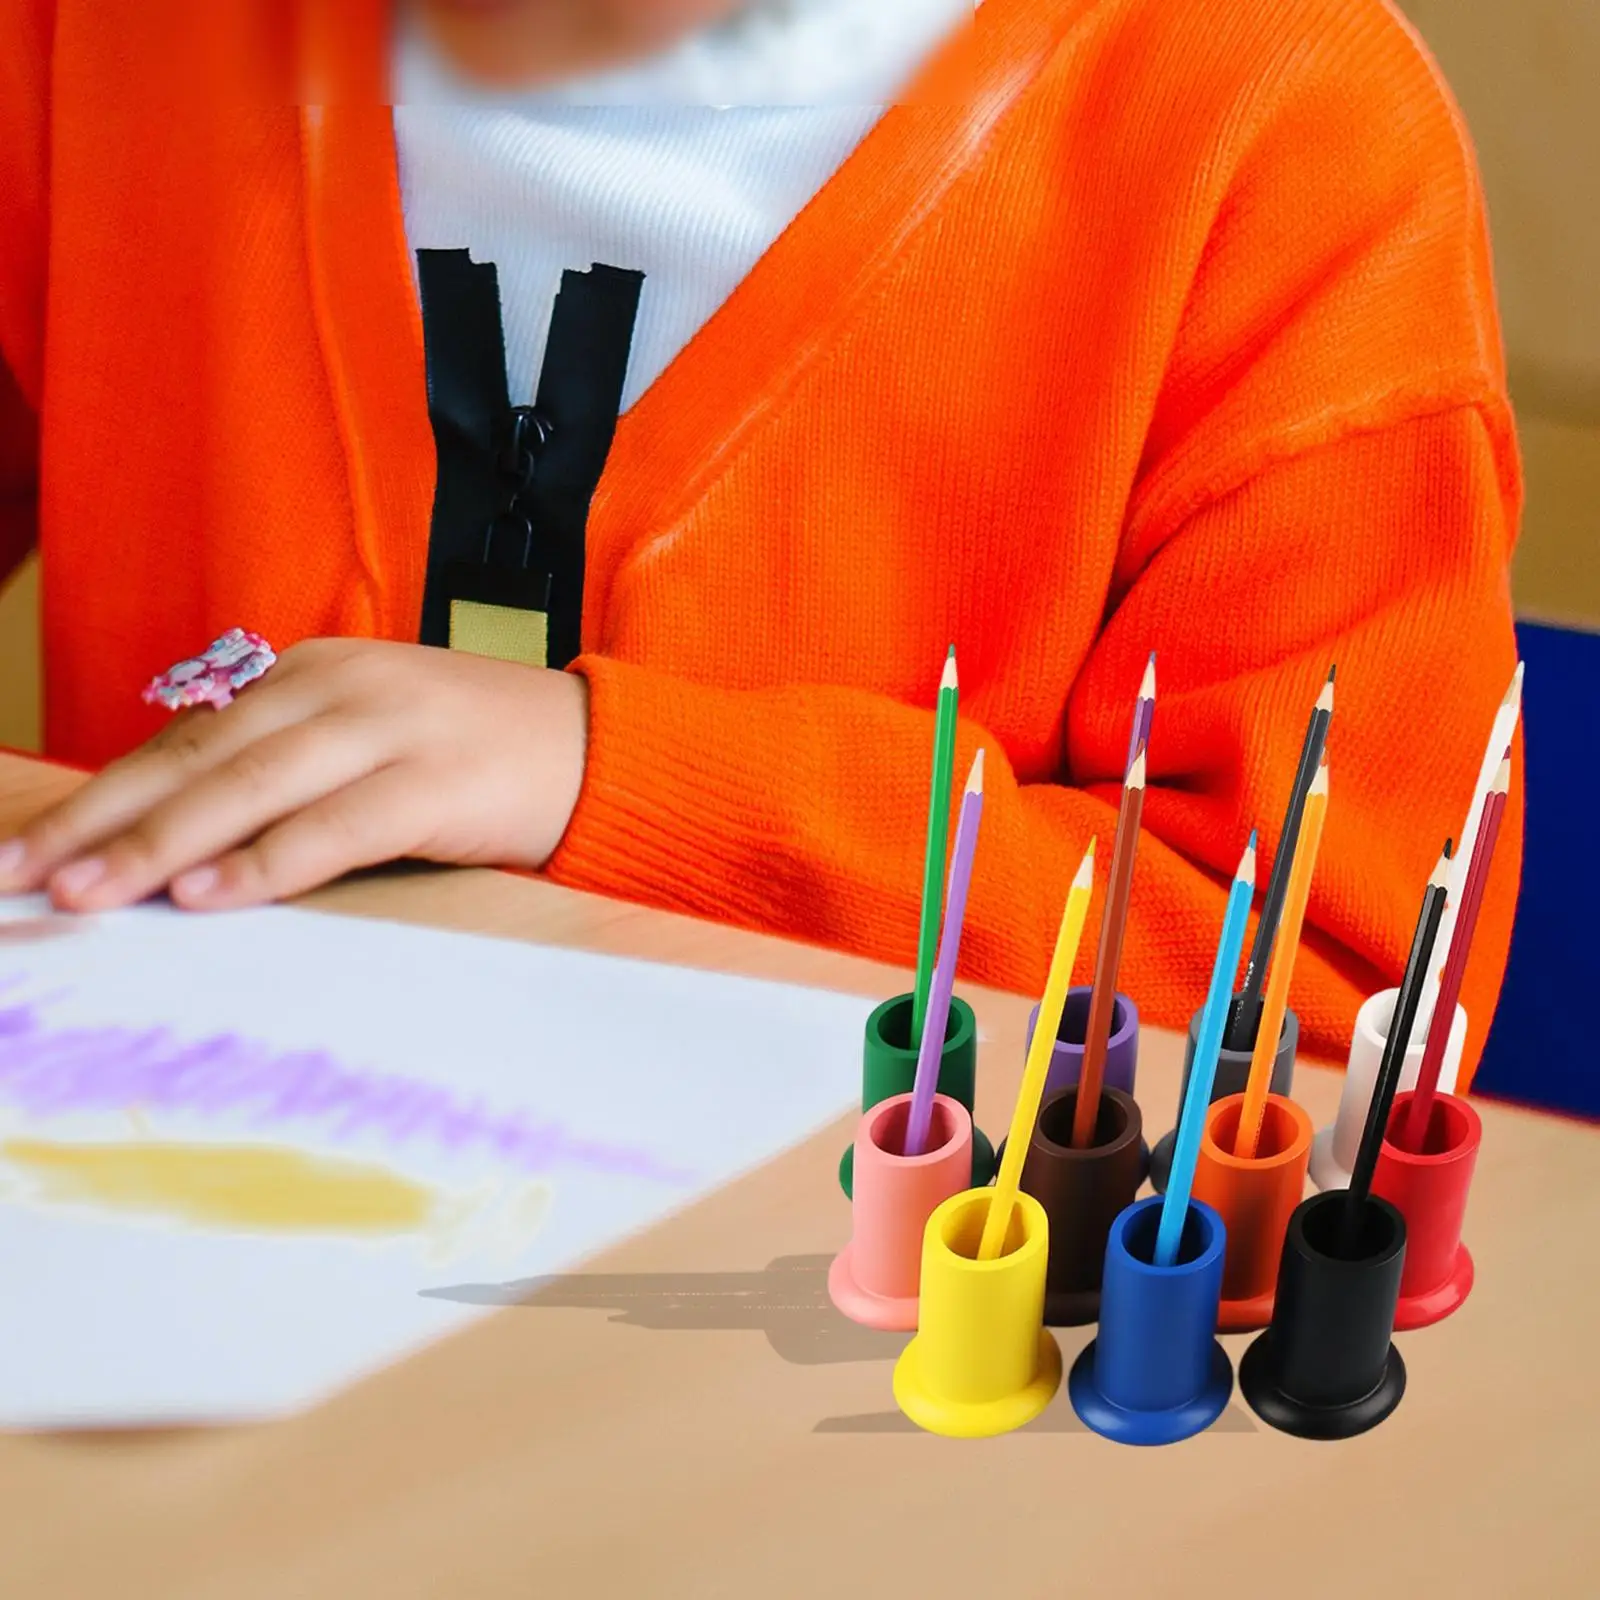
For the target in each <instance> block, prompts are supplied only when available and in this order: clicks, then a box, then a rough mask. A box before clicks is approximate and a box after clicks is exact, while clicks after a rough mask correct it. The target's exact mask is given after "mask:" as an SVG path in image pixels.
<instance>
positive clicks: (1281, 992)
mask: <svg viewBox="0 0 1600 1600" xmlns="http://www.w3.org/2000/svg"><path fill="white" fill-rule="evenodd" d="M1327 814H1328V763H1327V762H1326V761H1324V762H1323V763H1322V764H1321V765H1320V766H1319V767H1318V768H1317V775H1316V777H1315V778H1314V779H1313V780H1312V783H1311V787H1310V789H1308V790H1307V791H1306V809H1305V817H1304V820H1303V821H1302V823H1301V826H1300V840H1299V843H1298V844H1297V845H1296V847H1295V853H1294V864H1293V866H1291V867H1290V869H1289V889H1288V893H1287V895H1286V897H1285V903H1284V908H1283V923H1282V928H1281V931H1280V933H1279V935H1278V947H1277V953H1276V955H1275V956H1274V957H1273V961H1272V976H1271V977H1270V978H1269V979H1268V980H1267V995H1266V999H1265V1000H1264V1001H1263V1002H1262V1005H1261V1027H1260V1030H1259V1031H1258V1032H1257V1034H1256V1043H1255V1049H1254V1051H1253V1052H1252V1054H1251V1056H1250V1077H1249V1079H1248V1080H1247V1082H1246V1084H1245V1091H1244V1105H1243V1106H1241V1107H1240V1109H1239V1132H1238V1134H1237V1135H1236V1136H1235V1138H1234V1141H1233V1153H1234V1155H1235V1156H1237V1157H1238V1158H1239V1159H1240V1160H1241V1161H1250V1160H1253V1159H1254V1157H1255V1153H1256V1145H1257V1143H1258V1142H1259V1140H1260V1138H1261V1119H1262V1117H1263V1116H1265V1114H1266V1110H1267V1093H1268V1091H1269V1090H1270V1089H1271V1088H1272V1063H1273V1061H1274V1060H1275V1059H1276V1057H1277V1054H1278V1035H1279V1034H1280V1033H1281V1032H1282V1031H1283V1014H1284V1012H1285V1011H1287V1010H1288V1008H1289V984H1290V982H1291V981H1292V980H1293V978H1294V961H1295V957H1296V956H1297V955H1298V954H1299V952H1300V929H1301V927H1302V925H1303V924H1304V922H1305V917H1306V902H1307V901H1308V900H1309V899H1310V898H1311V879H1312V876H1313V875H1314V874H1315V872H1316V870H1317V851H1318V850H1319V849H1320V848H1321V845H1322V824H1323V819H1324V818H1325V817H1326V816H1327Z"/></svg>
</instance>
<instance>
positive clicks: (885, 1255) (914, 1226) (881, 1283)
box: [828, 1094, 972, 1333]
mask: <svg viewBox="0 0 1600 1600" xmlns="http://www.w3.org/2000/svg"><path fill="white" fill-rule="evenodd" d="M910 1113H911V1096H910V1095H908V1094H899V1095H895V1096H894V1098H893V1099H891V1100H884V1101H882V1102H880V1103H879V1104H878V1105H875V1106H874V1107H873V1108H872V1109H871V1110H870V1111H869V1112H867V1113H866V1115H865V1116H863V1117H862V1119H861V1121H860V1123H859V1124H858V1126H857V1129H856V1143H855V1179H854V1184H853V1195H852V1199H851V1218H852V1228H851V1234H850V1243H849V1244H847V1245H846V1246H845V1247H844V1249H843V1250H841V1251H840V1252H839V1254H838V1255H837V1256H836V1257H835V1258H834V1262H833V1265H832V1266H831V1267H830V1268H829V1269H828V1296H829V1298H830V1299H831V1300H832V1301H833V1303H834V1305H836V1306H837V1307H838V1308H839V1310H840V1311H842V1312H843V1313H844V1314H845V1316H847V1317H849V1318H850V1320H851V1321H852V1322H859V1323H861V1324H863V1325H864V1326H866V1327H869V1328H884V1329H889V1330H894V1331H902V1332H906V1333H911V1332H914V1331H915V1330H916V1326H917V1292H918V1287H919V1284H920V1281H921V1276H922V1236H923V1233H924V1232H925V1231H926V1228H927V1224H928V1218H929V1217H931V1216H932V1215H933V1213H934V1212H935V1211H937V1210H938V1208H939V1207H940V1206H942V1205H943V1204H944V1202H945V1201H946V1200H948V1199H950V1198H951V1196H952V1195H957V1194H960V1193H961V1192H962V1191H963V1190H964V1189H967V1188H969V1187H970V1186H971V1183H972V1116H971V1114H970V1113H969V1112H968V1110H967V1108H966V1107H965V1106H964V1105H962V1104H961V1102H960V1101H959V1100H952V1099H950V1098H949V1097H948V1096H947V1095H942V1094H941V1095H935V1096H934V1101H933V1121H932V1124H931V1125H930V1127H929V1131H928V1145H927V1149H926V1150H925V1151H924V1153H923V1154H922V1155H920V1156H908V1155H905V1154H903V1153H902V1152H903V1150H904V1148H905V1137H906V1123H907V1121H908V1119H909V1117H910Z"/></svg>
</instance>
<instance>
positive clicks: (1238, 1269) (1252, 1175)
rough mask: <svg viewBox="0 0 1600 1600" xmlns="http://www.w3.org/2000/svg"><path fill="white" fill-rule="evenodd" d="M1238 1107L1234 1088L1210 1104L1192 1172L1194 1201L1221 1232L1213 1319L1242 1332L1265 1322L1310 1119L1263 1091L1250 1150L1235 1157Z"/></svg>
mask: <svg viewBox="0 0 1600 1600" xmlns="http://www.w3.org/2000/svg"><path fill="white" fill-rule="evenodd" d="M1243 1109H1244V1096H1243V1095H1242V1094H1231V1095H1229V1096H1228V1097H1227V1098H1226V1099H1225V1100H1219V1101H1217V1103H1216V1104H1215V1105H1213V1106H1212V1107H1211V1111H1210V1114H1209V1115H1208V1117H1207V1118H1206V1128H1205V1133H1204V1134H1203V1135H1202V1137H1201V1140H1200V1159H1199V1161H1198V1163H1197V1164H1196V1167H1195V1174H1194V1197H1195V1199H1196V1200H1203V1201H1204V1202H1205V1203H1206V1204H1207V1205H1208V1206H1210V1207H1211V1208H1212V1209H1213V1210H1214V1211H1216V1212H1217V1213H1218V1215H1220V1216H1221V1218H1222V1221H1223V1224H1224V1226H1225V1228H1226V1230H1227V1245H1226V1253H1225V1254H1224V1256H1223V1263H1222V1306H1221V1309H1220V1311H1219V1313H1218V1317H1217V1326H1218V1328H1219V1329H1221V1331H1222V1332H1224V1333H1248V1332H1251V1331H1253V1330H1254V1329H1257V1328H1264V1327H1266V1326H1267V1324H1268V1323H1269V1322H1271V1321H1272V1308H1273V1303H1274V1301H1275V1299H1276V1298H1277V1290H1278V1264H1279V1261H1280V1260H1281V1258H1282V1255H1283V1239H1284V1235H1285V1233H1286V1232H1287V1231H1288V1228H1289V1218H1290V1217H1291V1216H1293V1215H1294V1208H1295V1207H1296V1206H1297V1205H1299V1204H1300V1198H1301V1196H1302V1195H1303V1194H1304V1193H1305V1186H1306V1168H1307V1166H1308V1165H1309V1163H1310V1161H1311V1136H1312V1127H1311V1118H1310V1117H1308V1116H1307V1115H1306V1113H1305V1112H1304V1111H1303V1110H1301V1108H1300V1107H1299V1106H1297V1105H1296V1104H1295V1103H1294V1101H1292V1100H1286V1099H1285V1098H1284V1097H1283V1096H1282V1095H1276V1094H1269V1095H1268V1096H1267V1102H1266V1106H1265V1107H1264V1109H1263V1112H1262V1117H1261V1135H1260V1137H1259V1138H1258V1139H1257V1141H1256V1153H1255V1155H1253V1156H1251V1157H1250V1158H1249V1159H1248V1160H1246V1159H1244V1158H1242V1157H1240V1156H1236V1155H1235V1154H1234V1153H1233V1147H1234V1141H1235V1140H1236V1139H1237V1137H1238V1134H1239V1113H1240V1112H1241V1111H1242V1110H1243Z"/></svg>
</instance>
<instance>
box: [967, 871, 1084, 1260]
mask: <svg viewBox="0 0 1600 1600" xmlns="http://www.w3.org/2000/svg"><path fill="white" fill-rule="evenodd" d="M1093 889H1094V840H1093V839H1091V840H1090V841H1089V848H1088V849H1087V850H1085V851H1084V853H1083V861H1082V863H1081V864H1080V865H1079V867H1078V875H1077V876H1076V877H1075V878H1074V879H1073V880H1072V888H1071V889H1070V890H1069V891H1068V893H1067V904H1066V907H1065V909H1064V910H1063V911H1062V913H1061V928H1060V931H1059V932H1058V933H1057V934H1056V951H1055V955H1054V956H1052V957H1051V960H1050V975H1049V977H1048V978H1047V979H1046V980H1045V986H1044V998H1043V999H1042V1000H1041V1001H1040V1002H1039V1020H1038V1021H1037V1022H1036V1023H1035V1024H1034V1028H1033V1043H1032V1044H1031V1045H1030V1046H1029V1047H1028V1064H1027V1066H1026V1067H1024V1068H1023V1072H1022V1088H1021V1089H1020V1091H1018V1094H1017V1108H1016V1110H1015V1111H1014V1112H1013V1113H1012V1115H1011V1132H1010V1133H1009V1134H1008V1135H1007V1136H1006V1153H1005V1157H1004V1159H1003V1160H1002V1161H1001V1163H1000V1176H999V1177H998V1178H997V1179H996V1180H995V1186H994V1196H993V1198H992V1199H991V1200H990V1201H989V1215H988V1218H987V1220H986V1221H985V1222H984V1225H983V1238H982V1239H981V1240H980V1241H979V1244H978V1259H979V1260H980V1261H993V1260H994V1258H995V1257H996V1256H997V1255H999V1254H1000V1247H1001V1246H1002V1245H1003V1244H1004V1243H1005V1238H1006V1230H1007V1229H1008V1228H1009V1227H1010V1225H1011V1212H1012V1208H1013V1207H1014V1206H1015V1205H1016V1203H1017V1190H1018V1188H1019V1187H1020V1185H1021V1182H1022V1164H1023V1162H1024V1161H1025V1160H1026V1159H1027V1156H1028V1146H1029V1145H1030V1144H1032V1143H1033V1125H1034V1123H1035V1122H1036V1121H1038V1118H1039V1102H1040V1101H1041V1100H1043V1099H1044V1085H1045V1079H1046V1078H1047V1077H1048V1076H1049V1072H1050V1059H1051V1056H1052V1055H1053V1054H1054V1051H1055V1045H1056V1035H1057V1034H1058V1033H1059V1032H1060V1031H1061V1013H1062V1012H1063V1011H1064V1010H1065V1009H1066V1005H1067V989H1068V988H1069V987H1070V985H1071V983H1072V968H1073V966H1074V964H1075V963H1076V962H1077V959H1078V945H1079V944H1080V943H1081V942H1082V939H1083V924H1084V922H1085V921H1086V920H1087V918H1088V915H1089V896H1090V894H1091V893H1092V892H1093Z"/></svg>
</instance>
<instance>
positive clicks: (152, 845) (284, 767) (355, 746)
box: [50, 717, 383, 911]
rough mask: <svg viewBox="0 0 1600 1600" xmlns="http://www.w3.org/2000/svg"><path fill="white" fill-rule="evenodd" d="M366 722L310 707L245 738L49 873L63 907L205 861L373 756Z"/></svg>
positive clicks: (139, 896) (93, 904)
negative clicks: (300, 718)
mask: <svg viewBox="0 0 1600 1600" xmlns="http://www.w3.org/2000/svg"><path fill="white" fill-rule="evenodd" d="M382 759H383V757H382V754H381V753H380V746H379V742H378V741H377V739H376V738H375V737H374V736H373V733H372V731H371V730H370V729H368V728H365V727H363V726H362V725H361V724H360V723H357V722H352V721H350V720H348V719H346V718H341V717H317V718H314V719H313V720H312V721H310V722H307V723H303V724H300V725H297V726H295V727H291V728H285V729H283V730H282V731H281V732H278V733H274V734H271V735H269V736H268V737H267V738H264V739H261V740H258V741H257V742H256V743H254V744H250V745H247V746H246V747H245V748H244V749H243V750H240V751H239V752H238V753H237V754H236V755H234V756H233V757H232V758H231V759H230V760H227V761H224V762H223V763H222V764H221V765H220V766H218V767H215V768H214V769H212V770H210V771H207V772H203V773H201V774H200V775H199V776H198V777H196V778H195V779H194V780H193V781H192V782H188V783H185V784H184V785H183V787H182V788H180V789H178V790H177V792H176V793H174V794H171V795H169V796H168V797H167V798H165V799H163V800H161V801H159V802H158V803H157V804H156V805H154V806H152V807H151V808H150V809H149V810H147V811H146V812H145V813H144V814H143V815H142V816H140V817H139V818H138V819H137V820H136V821H134V822H133V823H132V825H131V826H129V827H127V828H125V829H123V830H121V831H120V832H118V833H116V834H115V835H113V836H112V837H111V838H110V839H109V840H106V841H103V842H102V844H101V845H100V846H99V847H98V851H97V853H96V854H95V855H94V856H92V857H83V858H79V859H78V860H75V861H73V862H72V863H71V865H70V866H67V867H65V868H63V869H62V870H61V871H60V872H58V873H56V874H55V875H54V876H53V877H52V878H51V879H50V892H51V895H52V897H53V898H54V899H55V900H56V903H57V904H58V905H60V906H61V907H62V908H63V909H65V910H70V911H107V910H111V909H112V908H114V907H117V906H124V905H130V904H132V903H133V902H135V901H137V900H143V899H145V898H146V897H148V896H149V895H152V894H154V893H156V892H157V891H158V890H160V889H162V888H164V887H165V886H166V885H167V884H168V883H169V882H170V881H171V880H172V878H173V877H174V876H175V875H177V874H178V873H180V872H183V871H184V870H185V869H186V868H189V867H193V866H195V865H197V864H198V863H201V862H205V861H210V860H212V859H213V858H214V857H216V856H218V855H220V854H221V853H222V852H223V851H225V850H231V849H232V848H233V847H234V846H236V845H238V844H240V843H241V842H243V841H244V840H246V839H253V838H254V837H255V836H256V835H257V834H258V833H260V832H261V830H262V829H263V828H267V827H270V826H271V825H272V824H273V823H275V822H277V821H278V820H279V819H280V818H282V817H285V816H288V815H290V814H291V813H293V812H296V811H299V810H300V809H301V808H302V807H304V806H309V805H312V804H313V803H314V802H316V801H318V800H320V799H322V797H323V796H324V795H328V794H331V793H333V792H334V791H336V790H339V789H342V788H343V787H344V786H345V785H346V784H348V783H353V782H354V781H355V780H356V779H358V778H361V777H363V776H364V775H365V774H367V773H368V772H371V771H372V770H373V769H374V768H375V767H376V766H378V765H379V764H380V762H381V760H382Z"/></svg>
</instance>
